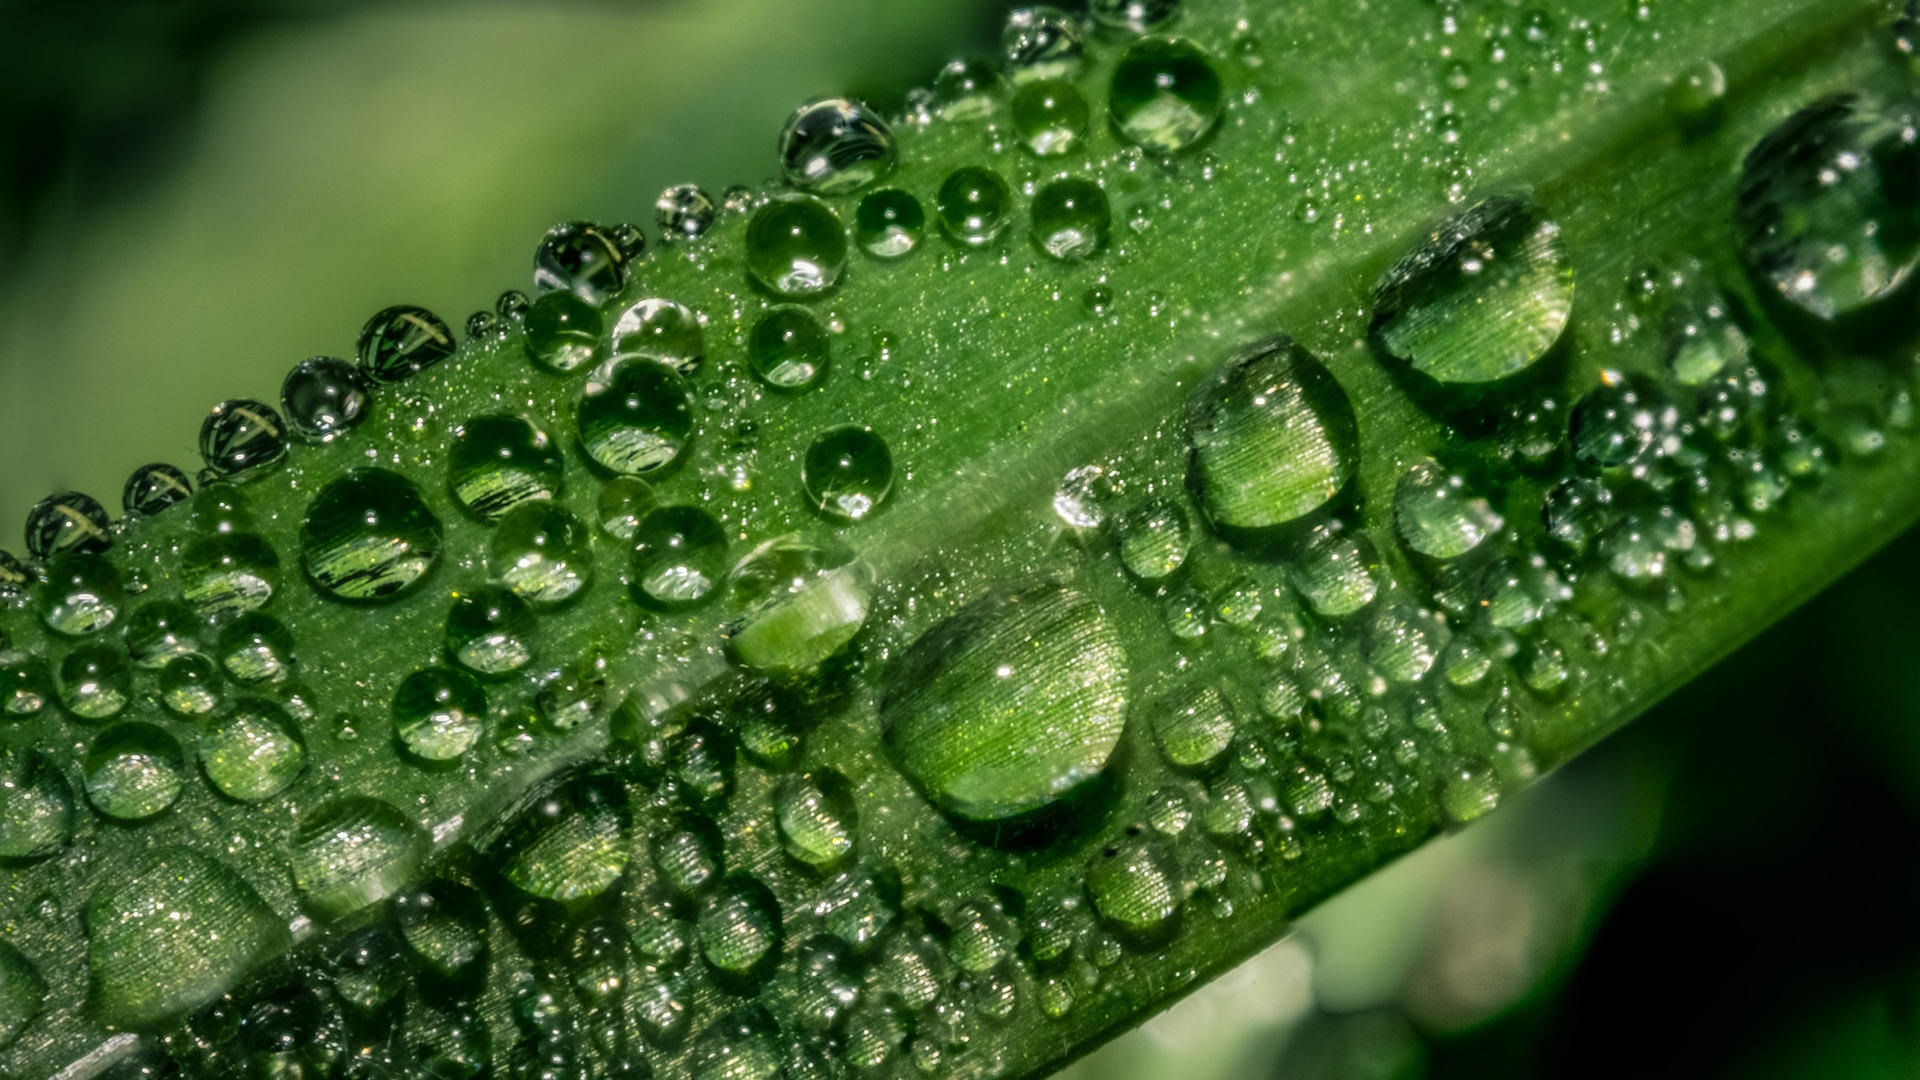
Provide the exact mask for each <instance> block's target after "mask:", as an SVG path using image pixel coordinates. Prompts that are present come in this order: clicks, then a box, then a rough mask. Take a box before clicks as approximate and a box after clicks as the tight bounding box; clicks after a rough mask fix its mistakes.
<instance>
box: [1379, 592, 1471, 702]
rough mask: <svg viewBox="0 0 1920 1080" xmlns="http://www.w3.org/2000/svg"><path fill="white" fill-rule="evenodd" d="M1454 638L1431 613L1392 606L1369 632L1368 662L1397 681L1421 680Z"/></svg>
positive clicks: (1402, 682)
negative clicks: (1450, 639) (1451, 638)
mask: <svg viewBox="0 0 1920 1080" xmlns="http://www.w3.org/2000/svg"><path fill="white" fill-rule="evenodd" d="M1450 637H1451V635H1450V633H1449V632H1448V630H1447V625H1446V623H1445V622H1443V621H1441V619H1440V618H1439V617H1438V616H1436V615H1434V614H1432V613H1431V612H1426V611H1412V610H1409V609H1406V608H1401V607H1390V608H1388V609H1387V610H1386V611H1383V612H1381V613H1380V617H1379V618H1378V619H1376V620H1374V623H1373V626H1372V628H1371V629H1370V631H1369V633H1368V637H1367V662H1368V663H1371V664H1372V665H1373V666H1374V667H1376V668H1378V669H1379V670H1380V673H1381V674H1383V675H1385V676H1386V677H1387V678H1389V679H1392V680H1393V681H1394V682H1397V683H1401V684H1412V683H1417V682H1419V681H1420V680H1421V679H1424V678H1426V677H1427V672H1429V671H1432V670H1433V666H1434V665H1435V664H1436V663H1438V662H1439V660H1440V652H1441V650H1443V649H1445V648H1446V646H1447V642H1448V640H1449V638H1450Z"/></svg>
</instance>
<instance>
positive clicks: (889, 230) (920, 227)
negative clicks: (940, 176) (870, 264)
mask: <svg viewBox="0 0 1920 1080" xmlns="http://www.w3.org/2000/svg"><path fill="white" fill-rule="evenodd" d="M926 230H927V212H926V210H925V209H923V208H922V207H921V205H920V200H919V199H916V198H914V197H913V195H912V194H911V193H910V192H906V191H902V190H901V189H899V188H881V189H879V190H878V191H871V192H868V193H867V195H866V197H865V198H863V199H861V200H860V206H859V208H858V209H856V210H855V211H854V215H853V235H854V239H855V240H857V241H859V243H860V250H862V251H864V252H866V253H867V254H869V255H871V256H873V257H874V258H876V259H897V258H899V257H901V256H902V255H905V254H907V253H908V252H910V251H912V250H913V249H914V248H916V247H919V246H920V237H921V236H922V234H924V233H925V232H926Z"/></svg>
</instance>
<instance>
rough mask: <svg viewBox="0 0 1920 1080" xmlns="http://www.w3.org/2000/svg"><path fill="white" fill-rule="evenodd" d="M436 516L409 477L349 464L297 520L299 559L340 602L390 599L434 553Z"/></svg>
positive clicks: (436, 554)
mask: <svg viewBox="0 0 1920 1080" xmlns="http://www.w3.org/2000/svg"><path fill="white" fill-rule="evenodd" d="M441 539H442V538H441V532H440V519H439V518H437V517H435V516H434V514H433V511H432V510H431V509H429V508H428V507H427V504H426V500H424V499H422V498H421V497H420V492H419V489H417V488H415V487H414V486H413V481H411V480H408V479H407V478H406V477H404V476H401V475H400V474H399V473H395V472H389V471H387V470H386V469H354V470H352V471H350V472H348V473H347V474H346V475H344V476H342V477H340V478H339V479H337V480H334V481H333V482H332V483H330V484H328V485H327V486H326V487H324V488H322V489H321V491H320V494H319V495H316V496H315V497H314V500H313V502H312V503H310V504H308V506H307V514H306V517H305V519H304V520H302V521H301V523H300V559H301V562H302V564H303V565H305V567H306V569H307V576H308V577H309V578H311V579H312V580H313V584H314V586H315V587H316V588H318V589H319V590H320V591H321V592H324V593H326V594H327V595H329V596H332V597H334V598H335V599H339V600H349V601H354V602H369V603H378V602H383V601H387V600H392V599H394V598H395V597H398V596H400V595H401V594H402V593H404V592H406V590H407V589H409V588H410V587H412V586H413V585H414V584H415V583H417V582H418V581H420V579H421V578H423V577H425V576H426V574H427V571H429V570H431V569H433V564H434V562H435V561H436V560H438V559H439V557H440V547H441Z"/></svg>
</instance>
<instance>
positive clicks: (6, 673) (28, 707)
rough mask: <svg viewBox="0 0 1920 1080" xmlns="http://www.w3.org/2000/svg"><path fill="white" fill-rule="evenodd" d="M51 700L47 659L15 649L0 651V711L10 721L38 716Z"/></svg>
mask: <svg viewBox="0 0 1920 1080" xmlns="http://www.w3.org/2000/svg"><path fill="white" fill-rule="evenodd" d="M52 699H53V680H52V678H50V677H49V676H48V674H47V664H46V661H44V660H41V659H39V658H38V657H33V656H26V655H23V654H21V653H16V652H0V713H4V714H5V716H6V718H7V719H9V720H24V719H26V718H27V717H29V716H38V715H39V714H40V710H42V709H44V708H46V707H47V702H48V701H51V700H52Z"/></svg>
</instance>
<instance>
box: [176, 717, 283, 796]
mask: <svg viewBox="0 0 1920 1080" xmlns="http://www.w3.org/2000/svg"><path fill="white" fill-rule="evenodd" d="M306 764H307V748H306V743H305V742H304V741H303V740H302V739H301V737H300V729H299V727H298V726H296V725H295V724H294V722H293V717H291V716H288V715H287V711H286V710H285V709H282V708H281V707H280V706H278V705H275V704H274V703H272V702H270V701H262V700H260V699H258V698H245V699H242V700H240V701H237V702H235V703H234V705H233V708H232V709H230V710H229V711H228V712H227V713H226V715H224V716H222V717H221V718H220V719H219V720H217V721H215V722H214V723H213V724H211V725H210V726H208V728H207V729H206V731H205V732H203V733H202V734H201V736H200V767H201V768H202V769H204V770H206V774H207V779H208V780H209V781H211V782H212V783H213V786H214V787H216V788H218V789H219V790H220V794H222V795H225V796H226V797H227V798H229V799H234V800H237V801H239V802H259V801H260V800H261V799H266V798H269V797H271V796H274V795H277V794H279V793H280V792H281V791H284V790H286V788H287V786H288V785H289V784H292V783H293V782H294V780H295V779H296V778H298V777H299V775H300V773H301V770H303V769H305V768H306Z"/></svg>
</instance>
